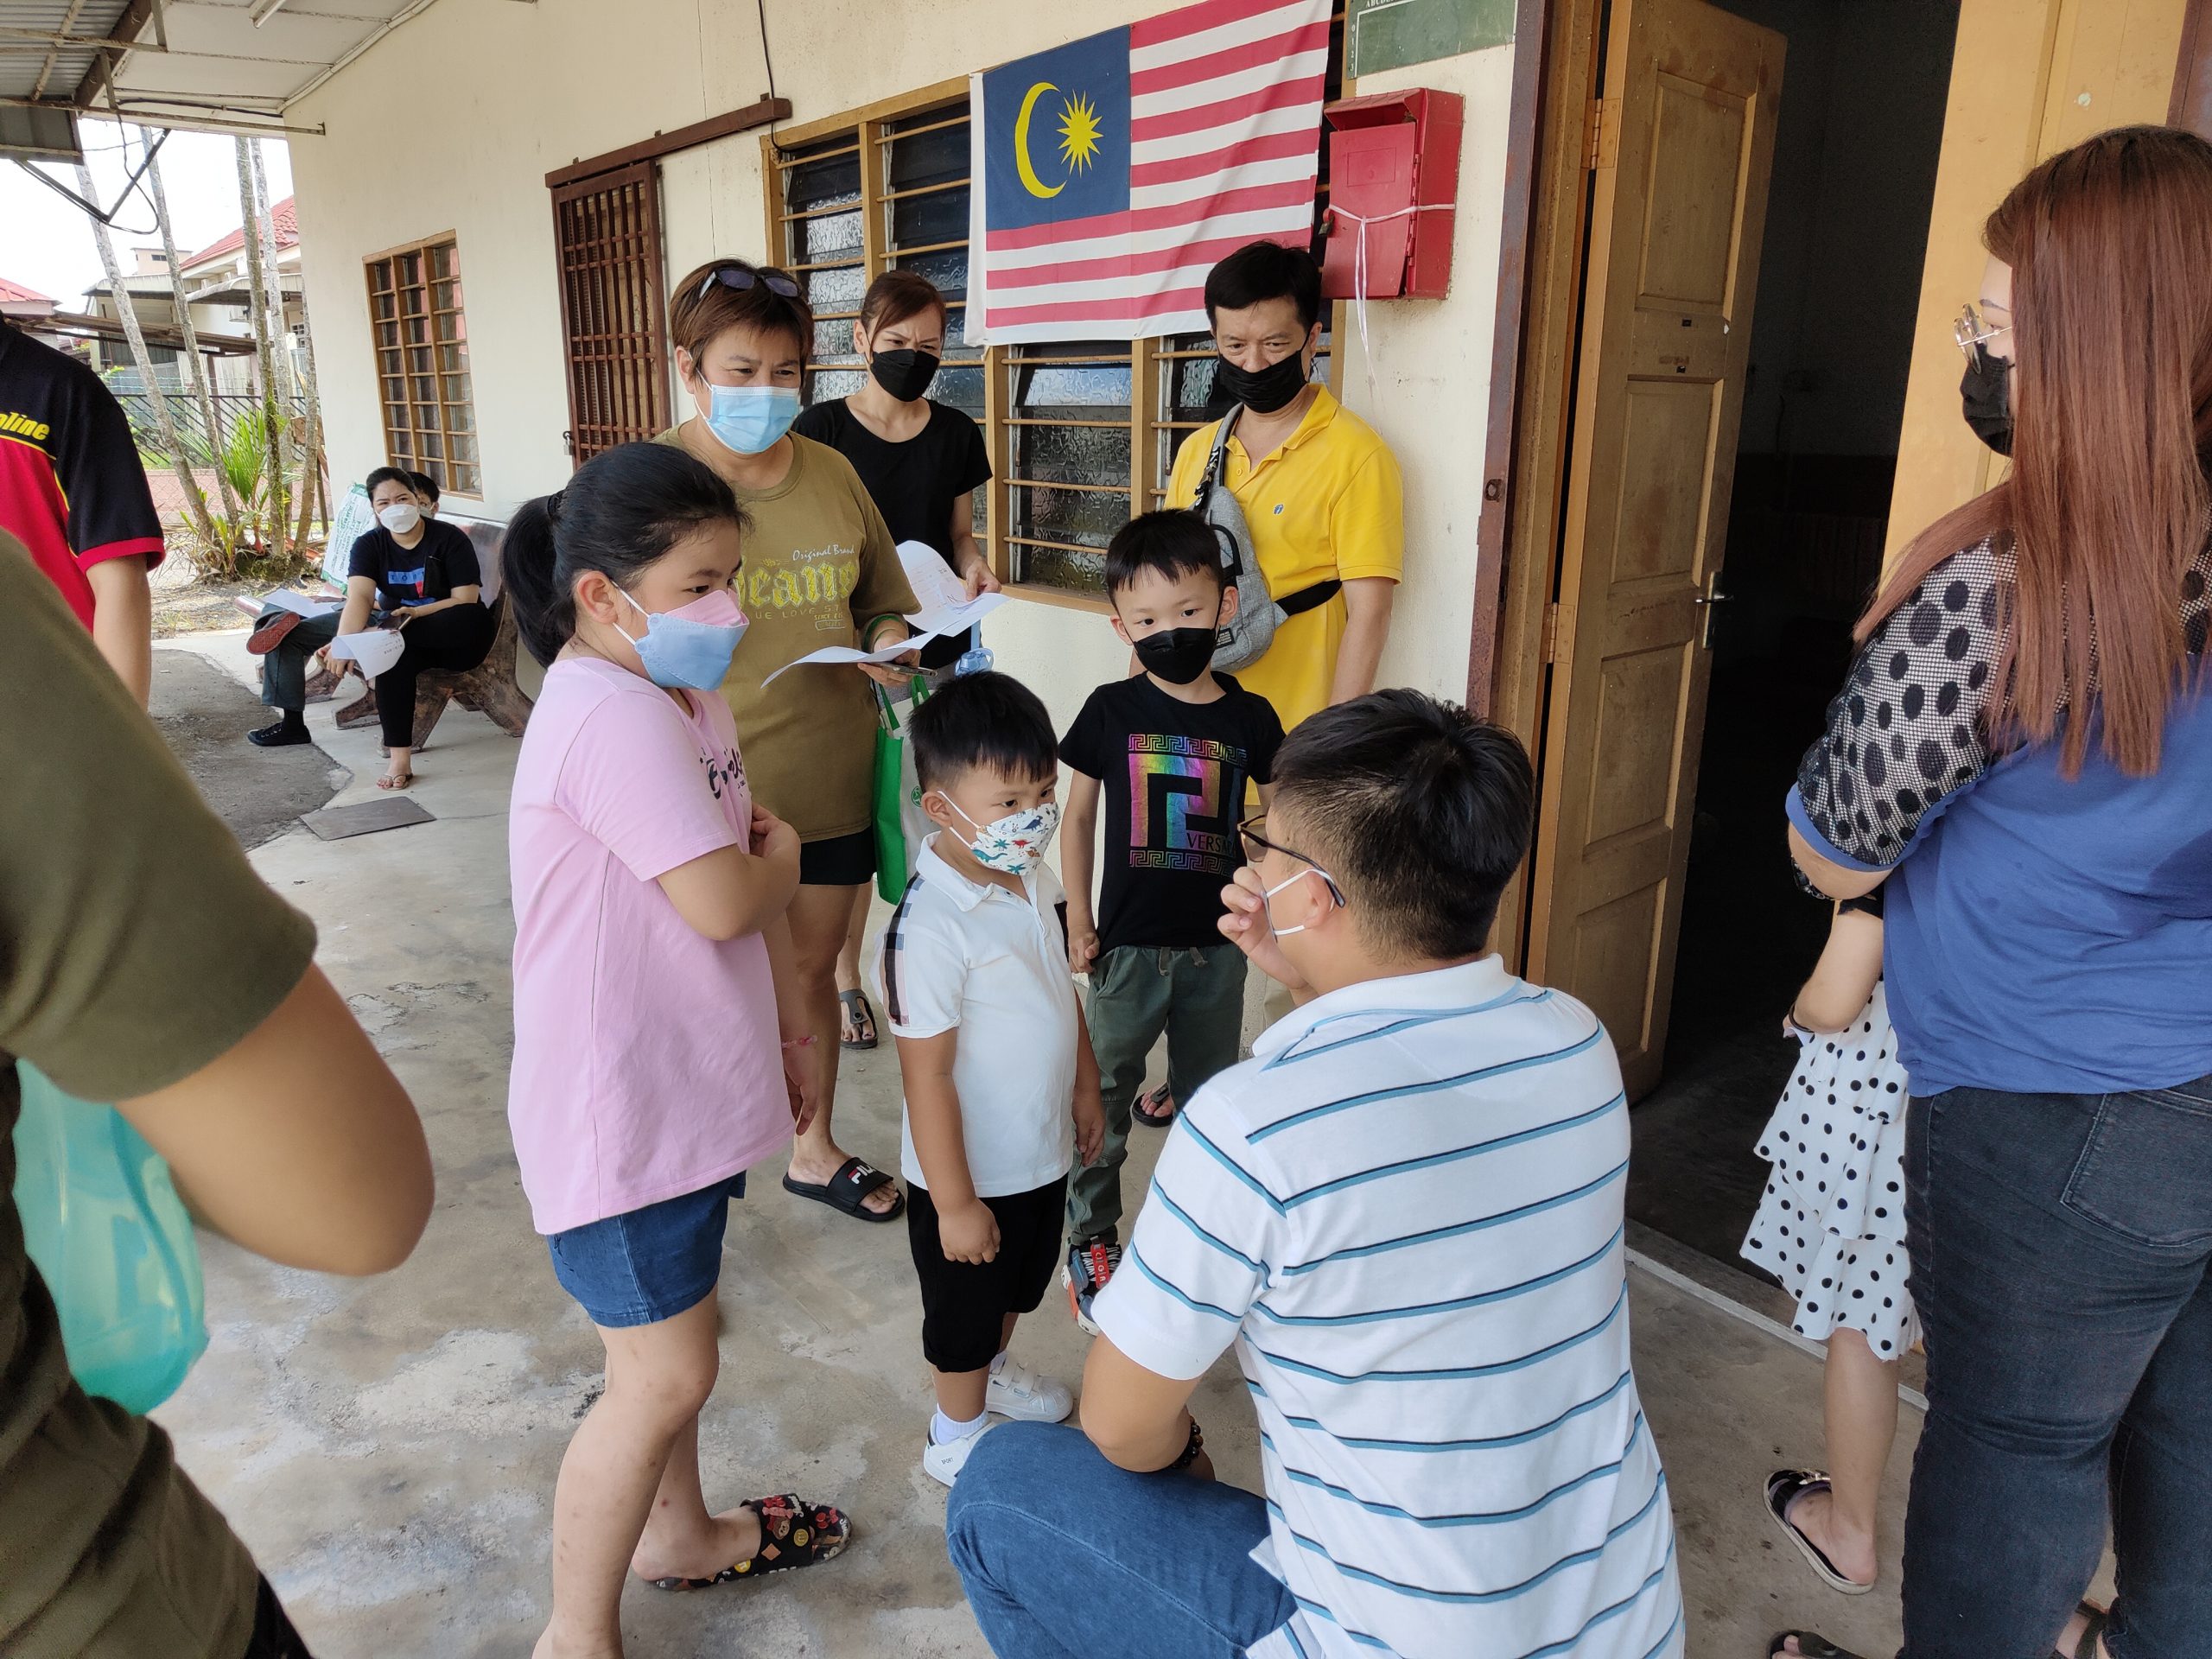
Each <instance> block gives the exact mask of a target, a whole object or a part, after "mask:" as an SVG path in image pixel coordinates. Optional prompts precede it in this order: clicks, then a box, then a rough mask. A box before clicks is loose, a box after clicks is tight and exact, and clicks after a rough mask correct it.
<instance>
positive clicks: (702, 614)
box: [614, 588, 752, 691]
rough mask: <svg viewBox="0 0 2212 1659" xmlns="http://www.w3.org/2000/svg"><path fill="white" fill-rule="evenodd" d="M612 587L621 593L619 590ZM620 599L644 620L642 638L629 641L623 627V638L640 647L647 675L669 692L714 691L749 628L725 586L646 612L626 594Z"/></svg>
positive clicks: (639, 656)
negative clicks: (673, 606) (674, 605)
mask: <svg viewBox="0 0 2212 1659" xmlns="http://www.w3.org/2000/svg"><path fill="white" fill-rule="evenodd" d="M614 591H615V592H616V593H618V594H620V593H622V590H621V589H620V588H616V589H615V590H614ZM622 597H623V598H624V599H626V600H629V602H630V607H631V608H632V610H634V611H636V612H637V613H638V614H639V616H642V617H644V618H645V638H644V639H632V638H631V635H630V632H629V630H628V629H626V628H624V629H623V630H622V637H623V638H624V639H628V640H629V641H630V643H631V644H632V645H635V646H636V647H637V648H638V663H639V666H640V667H642V668H643V669H644V670H645V677H646V678H647V679H649V680H651V681H652V683H654V684H655V685H658V686H660V687H662V688H664V689H665V690H671V691H673V690H678V689H679V688H680V689H682V690H687V691H713V690H717V689H718V688H719V687H720V686H721V683H722V681H723V680H724V679H725V678H726V677H728V674H729V659H730V658H732V657H734V655H736V653H737V642H738V641H739V640H741V639H743V638H745V631H746V629H747V628H748V627H750V626H752V624H751V623H750V622H748V621H747V620H746V615H745V613H744V612H743V611H741V610H740V609H738V607H737V601H736V600H734V598H732V597H731V596H730V592H729V589H728V588H716V589H715V591H714V592H713V593H711V594H700V595H699V597H698V598H696V599H695V600H693V601H691V602H690V604H689V605H682V606H678V607H677V608H676V609H675V610H672V611H649V610H647V609H646V608H645V607H644V606H642V605H640V604H639V603H638V601H636V600H634V599H630V595H629V594H622ZM615 626H617V627H620V626H621V625H620V623H617V624H616V625H615Z"/></svg>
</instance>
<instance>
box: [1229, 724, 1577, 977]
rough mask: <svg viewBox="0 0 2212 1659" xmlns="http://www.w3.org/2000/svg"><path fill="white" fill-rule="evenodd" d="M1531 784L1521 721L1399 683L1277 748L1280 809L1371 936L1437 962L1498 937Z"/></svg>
mask: <svg viewBox="0 0 2212 1659" xmlns="http://www.w3.org/2000/svg"><path fill="white" fill-rule="evenodd" d="M1535 787H1536V784H1535V771H1534V769H1533V768H1531V767H1530V766H1529V754H1528V751H1527V750H1525V749H1523V748H1522V747H1521V742H1520V740H1519V739H1518V738H1516V737H1515V736H1514V735H1513V734H1512V733H1510V732H1509V731H1507V730H1506V729H1505V728H1503V727H1502V726H1493V725H1491V723H1490V722H1489V721H1486V720H1480V719H1478V718H1477V717H1476V716H1475V715H1471V714H1469V713H1468V712H1467V711H1466V710H1465V709H1462V708H1461V707H1460V706H1459V704H1458V703H1456V702H1439V701H1438V700H1437V699H1436V698H1434V697H1432V696H1427V695H1425V694H1424V693H1421V692H1419V691H1413V690H1405V689H1403V688H1399V689H1396V690H1389V691H1375V692H1370V693H1369V694H1368V695H1367V696H1363V697H1355V698H1354V699H1353V700H1352V701H1351V702H1340V703H1338V704H1337V705H1336V706H1335V707H1334V708H1332V709H1322V710H1321V711H1320V712H1319V714H1315V715H1308V716H1307V717H1306V719H1305V720H1303V721H1300V722H1299V724H1298V727H1297V728H1296V729H1295V730H1294V731H1293V732H1292V733H1291V734H1290V735H1289V736H1288V737H1287V738H1285V739H1284V740H1283V744H1282V747H1281V748H1280V749H1279V750H1277V751H1276V752H1275V764H1274V805H1273V812H1272V814H1271V817H1281V815H1283V814H1286V813H1287V814H1288V815H1289V816H1290V817H1291V818H1292V819H1293V820H1294V824H1295V827H1296V831H1297V834H1298V836H1300V837H1301V838H1302V839H1303V840H1304V841H1306V842H1311V843H1312V844H1310V845H1306V844H1301V845H1300V846H1299V847H1298V850H1299V851H1300V852H1301V853H1303V854H1306V855H1307V856H1308V857H1310V858H1312V859H1313V860H1314V861H1315V862H1317V863H1319V864H1320V865H1321V866H1322V867H1323V868H1325V869H1326V870H1327V871H1328V873H1329V874H1331V875H1332V876H1333V877H1334V878H1335V879H1336V881H1337V884H1338V886H1339V887H1342V888H1343V889H1344V896H1345V899H1347V901H1348V902H1349V903H1350V905H1351V908H1352V911H1353V915H1354V919H1355V920H1357V922H1358V923H1359V924H1360V925H1362V926H1363V927H1364V928H1366V929H1367V930H1368V936H1369V938H1370V939H1371V940H1373V942H1374V943H1376V944H1380V945H1384V946H1388V947H1390V948H1394V949H1396V950H1403V951H1406V952H1408V953H1409V954H1411V955H1413V956H1415V957H1422V958H1425V959H1427V960H1429V961H1433V962H1441V961H1449V960H1452V959H1454V958H1458V957H1471V956H1473V955H1475V954H1477V953H1478V952H1479V951H1480V950H1482V948H1483V946H1484V942H1485V941H1486V940H1488V938H1490V929H1491V923H1492V922H1493V921H1495V920H1496V919H1497V901H1498V898H1499V895H1500V894H1502V893H1503V892H1504V891H1505V884H1506V883H1507V882H1508V881H1510V880H1512V879H1513V872H1514V871H1515V870H1516V869H1518V868H1520V865H1521V861H1522V859H1523V858H1524V857H1526V856H1527V855H1528V852H1529V828H1530V823H1531V817H1532V813H1533V810H1534V802H1535Z"/></svg>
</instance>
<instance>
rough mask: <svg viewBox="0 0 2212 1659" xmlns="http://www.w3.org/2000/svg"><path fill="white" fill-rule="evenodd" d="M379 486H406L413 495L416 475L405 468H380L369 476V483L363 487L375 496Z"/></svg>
mask: <svg viewBox="0 0 2212 1659" xmlns="http://www.w3.org/2000/svg"><path fill="white" fill-rule="evenodd" d="M379 484H404V485H405V486H407V490H408V493H409V494H410V495H411V494H413V493H414V491H415V474H412V473H410V472H409V471H408V470H407V469H406V468H405V467H378V468H377V469H376V471H374V472H373V473H371V474H369V476H368V481H367V482H366V483H365V484H363V485H362V486H361V487H362V488H363V489H365V490H366V491H367V492H368V493H370V494H371V495H374V494H375V493H377V486H378V485H379Z"/></svg>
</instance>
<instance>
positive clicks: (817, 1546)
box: [645, 1492, 853, 1590]
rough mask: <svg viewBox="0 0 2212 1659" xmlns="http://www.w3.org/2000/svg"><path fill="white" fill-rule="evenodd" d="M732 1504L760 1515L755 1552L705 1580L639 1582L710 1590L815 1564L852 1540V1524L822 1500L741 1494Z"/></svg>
mask: <svg viewBox="0 0 2212 1659" xmlns="http://www.w3.org/2000/svg"><path fill="white" fill-rule="evenodd" d="M738 1508H740V1509H741V1510H752V1511H753V1513H754V1514H755V1515H757V1516H760V1553H759V1554H753V1555H748V1556H747V1557H746V1559H745V1560H741V1561H738V1562H735V1563H734V1564H733V1565H731V1566H728V1567H724V1568H722V1570H721V1572H719V1573H715V1576H714V1577H713V1578H711V1579H648V1580H645V1582H646V1583H648V1584H650V1585H652V1587H653V1588H654V1589H656V1590H711V1589H713V1588H714V1586H716V1585H718V1584H734V1583H736V1582H737V1581H738V1580H740V1579H757V1578H760V1576H761V1575H762V1574H764V1573H789V1572H791V1571H792V1570H793V1569H794V1568H797V1567H819V1566H821V1565H822V1563H823V1562H824V1561H833V1560H836V1559H837V1557H838V1556H840V1555H842V1554H844V1553H845V1546H846V1545H847V1544H849V1543H850V1542H851V1541H852V1538H853V1523H852V1522H851V1521H849V1520H848V1519H847V1518H846V1516H845V1515H844V1513H843V1511H842V1510H833V1509H831V1508H830V1507H829V1505H828V1504H826V1503H807V1502H805V1501H804V1499H802V1498H801V1497H799V1496H798V1493H796V1492H785V1493H784V1494H783V1495H782V1496H781V1497H753V1498H747V1500H746V1501H745V1502H744V1503H741V1504H739V1505H738Z"/></svg>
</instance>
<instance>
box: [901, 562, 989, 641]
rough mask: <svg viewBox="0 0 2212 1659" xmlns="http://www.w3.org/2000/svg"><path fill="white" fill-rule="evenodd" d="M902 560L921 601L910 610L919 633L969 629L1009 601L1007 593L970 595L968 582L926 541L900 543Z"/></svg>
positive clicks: (908, 581) (955, 631)
mask: <svg viewBox="0 0 2212 1659" xmlns="http://www.w3.org/2000/svg"><path fill="white" fill-rule="evenodd" d="M899 563H900V564H901V565H903V566H904V567H905V568H906V585H907V586H908V587H910V588H912V589H913V590H914V597H915V599H916V600H917V601H919V604H920V608H919V609H918V610H914V611H910V612H908V613H906V620H907V621H909V622H911V623H912V624H913V625H914V631H915V632H917V633H942V634H953V633H965V632H968V630H969V629H970V628H972V627H974V626H976V624H977V623H978V622H980V621H982V620H983V619H984V618H985V617H987V616H988V615H989V614H990V613H992V612H993V611H995V610H996V609H998V607H1000V606H1001V605H1003V604H1005V603H1006V595H1005V594H982V596H981V597H979V598H976V599H972V600H971V599H969V597H968V589H967V587H966V585H965V584H964V583H963V582H961V580H960V578H959V577H958V576H956V575H953V574H952V567H951V566H950V565H949V564H947V563H945V562H944V557H943V556H942V555H940V554H939V553H938V550H936V549H935V548H933V547H931V546H930V545H929V543H926V542H901V543H899Z"/></svg>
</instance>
